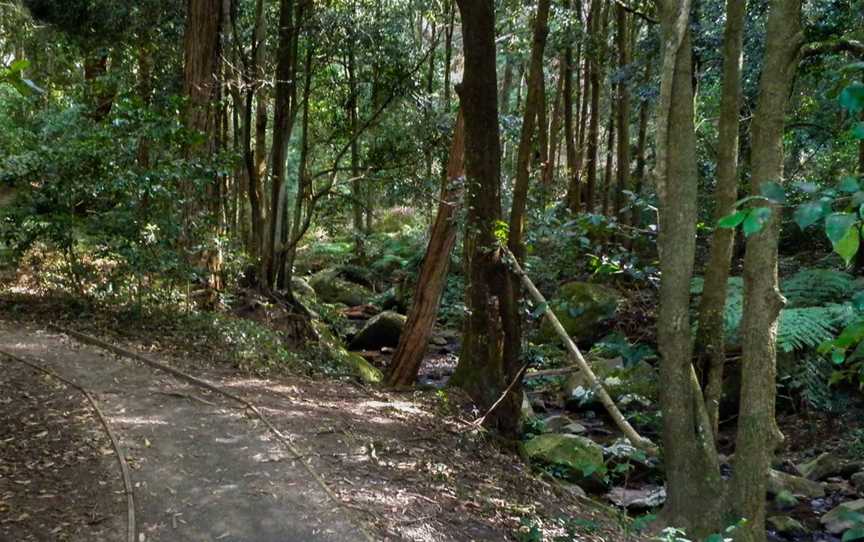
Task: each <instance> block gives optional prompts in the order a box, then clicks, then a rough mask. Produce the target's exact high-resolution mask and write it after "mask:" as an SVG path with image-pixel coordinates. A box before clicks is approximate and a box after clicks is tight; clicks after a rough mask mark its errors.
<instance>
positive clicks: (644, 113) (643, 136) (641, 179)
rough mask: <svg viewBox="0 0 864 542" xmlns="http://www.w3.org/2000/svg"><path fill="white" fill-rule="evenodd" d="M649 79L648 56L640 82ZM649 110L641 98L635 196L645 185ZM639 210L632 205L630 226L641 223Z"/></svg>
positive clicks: (646, 102)
mask: <svg viewBox="0 0 864 542" xmlns="http://www.w3.org/2000/svg"><path fill="white" fill-rule="evenodd" d="M650 81H651V59H650V58H649V59H648V61H647V64H646V65H645V72H644V76H643V78H642V84H643V85H647V84H648V83H649V82H650ZM649 110H650V106H649V103H648V100H644V99H643V100H641V103H640V104H639V135H638V136H637V140H636V172H635V177H636V185H635V186H634V188H633V192H634V193H635V194H636V195H637V196H641V195H642V190H643V187H644V186H645V163H646V160H645V153H646V147H647V142H648V116H649V115H648V113H649ZM641 222H642V220H641V210H640V209H639V208H638V207H636V206H634V207H633V210H632V214H631V218H630V224H631V225H632V226H637V227H638V226H640V225H641Z"/></svg>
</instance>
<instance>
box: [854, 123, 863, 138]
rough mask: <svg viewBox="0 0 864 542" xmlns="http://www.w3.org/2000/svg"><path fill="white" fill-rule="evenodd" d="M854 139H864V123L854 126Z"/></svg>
mask: <svg viewBox="0 0 864 542" xmlns="http://www.w3.org/2000/svg"><path fill="white" fill-rule="evenodd" d="M852 137H854V138H855V139H859V140H861V139H864V122H856V123H855V125H854V126H852Z"/></svg>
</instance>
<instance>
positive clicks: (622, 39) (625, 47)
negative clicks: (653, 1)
mask: <svg viewBox="0 0 864 542" xmlns="http://www.w3.org/2000/svg"><path fill="white" fill-rule="evenodd" d="M615 20H616V34H615V41H616V42H617V45H618V69H619V70H622V71H623V70H625V69H626V68H627V66H628V65H629V64H630V47H629V42H630V39H629V37H630V36H629V30H628V29H629V27H630V24H629V21H630V17H629V15H628V14H627V12H626V11H625V10H624V6H622V5H621V4H615ZM615 124H616V131H617V132H618V139H617V142H618V145H617V149H616V155H617V156H616V162H617V163H618V169H617V176H616V183H615V184H616V187H615V205H614V209H613V214H614V215H615V216H616V217H618V218H619V219H620V220H622V221H625V222H626V220H625V217H623V216H622V215H621V209H622V208H623V207H624V191H625V190H629V189H630V89H629V88H628V81H627V80H626V79H624V80H619V81H618V103H617V104H616V106H615Z"/></svg>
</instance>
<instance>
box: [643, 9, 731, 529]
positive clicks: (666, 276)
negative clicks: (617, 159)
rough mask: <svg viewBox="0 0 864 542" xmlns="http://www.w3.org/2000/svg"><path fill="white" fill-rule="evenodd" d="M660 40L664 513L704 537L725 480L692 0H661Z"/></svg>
mask: <svg viewBox="0 0 864 542" xmlns="http://www.w3.org/2000/svg"><path fill="white" fill-rule="evenodd" d="M659 7H660V21H661V31H662V41H661V43H662V44H663V67H662V71H661V74H660V75H661V82H660V96H659V98H658V104H657V122H656V134H657V136H656V137H657V141H656V146H657V161H656V169H655V178H656V183H657V193H658V196H659V200H660V215H659V216H660V224H659V226H660V231H659V237H658V243H657V244H658V250H659V252H660V268H661V282H660V308H659V314H658V317H657V338H658V346H659V349H660V354H661V362H660V381H661V382H663V386H662V387H661V388H660V404H661V408H662V411H663V456H664V457H663V459H664V463H665V471H666V475H667V483H666V493H667V500H666V505H665V508H664V511H663V513H664V516H665V518H664V519H665V520H666V521H667V522H668V523H669V524H671V525H675V526H676V527H684V528H686V529H687V534H688V535H689V536H691V537H696V538H697V539H702V538H704V537H705V536H707V535H708V534H710V533H712V532H718V531H720V530H721V523H722V514H721V510H722V493H723V491H722V482H721V478H720V467H719V461H718V459H717V453H716V450H715V449H714V438H713V435H712V433H711V428H710V424H709V422H708V416H707V412H706V411H705V404H704V400H703V397H702V393H701V388H700V387H699V383H698V381H697V379H696V373H695V370H694V368H693V362H692V355H693V342H692V338H691V331H690V313H689V311H690V280H691V278H692V275H693V265H694V257H695V253H696V219H697V203H696V196H697V187H698V174H697V165H696V134H695V126H694V110H693V83H692V77H691V75H692V72H691V69H692V62H691V47H692V46H691V42H690V32H689V21H690V2H689V0H665V1H664V2H662V3H661V4H660V5H659Z"/></svg>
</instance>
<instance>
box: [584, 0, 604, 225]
mask: <svg viewBox="0 0 864 542" xmlns="http://www.w3.org/2000/svg"><path fill="white" fill-rule="evenodd" d="M601 1H602V0H591V14H590V15H589V16H588V34H589V47H588V50H587V52H586V54H587V55H589V56H590V60H589V62H590V63H591V69H590V70H589V72H590V73H589V83H590V85H591V106H590V116H591V118H590V121H589V126H588V142H587V149H586V153H587V156H586V159H585V168H586V170H587V172H586V187H585V210H586V211H587V212H589V213H592V212H594V193H595V191H596V190H597V157H598V147H599V144H600V79H601V77H600V75H601V74H600V64H601V62H600V60H599V58H598V56H599V54H600V51H599V50H600V48H601V47H600V45H599V41H600V4H601Z"/></svg>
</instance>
